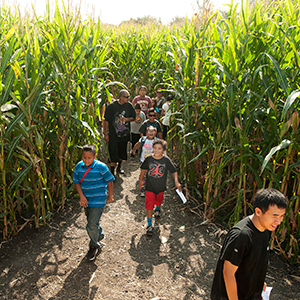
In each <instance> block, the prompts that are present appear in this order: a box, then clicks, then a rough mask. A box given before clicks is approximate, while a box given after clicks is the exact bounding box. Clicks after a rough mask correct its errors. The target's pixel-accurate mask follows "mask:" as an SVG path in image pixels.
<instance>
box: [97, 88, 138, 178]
mask: <svg viewBox="0 0 300 300" xmlns="http://www.w3.org/2000/svg"><path fill="white" fill-rule="evenodd" d="M129 97H130V95H129V93H128V91H126V90H121V91H120V93H119V100H117V101H114V102H112V103H111V104H109V105H108V107H107V109H106V111H105V115H104V119H105V121H104V126H103V134H104V139H105V141H106V142H107V143H108V151H109V155H110V167H111V173H112V174H113V175H114V171H115V167H116V163H118V167H117V172H119V173H121V174H123V173H124V171H123V170H122V169H121V162H122V161H123V160H127V143H128V141H129V139H130V122H133V121H134V120H135V110H134V108H133V106H132V104H131V103H129V102H128V100H129Z"/></svg>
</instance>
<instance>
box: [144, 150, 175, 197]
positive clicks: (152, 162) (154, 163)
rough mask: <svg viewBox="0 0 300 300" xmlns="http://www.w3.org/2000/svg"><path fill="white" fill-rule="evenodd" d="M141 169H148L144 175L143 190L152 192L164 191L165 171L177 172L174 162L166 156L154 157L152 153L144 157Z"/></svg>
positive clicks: (165, 184)
mask: <svg viewBox="0 0 300 300" xmlns="http://www.w3.org/2000/svg"><path fill="white" fill-rule="evenodd" d="M141 169H143V170H148V172H147V175H146V184H145V190H146V191H149V192H152V193H154V194H156V195H157V194H159V193H161V192H164V191H165V190H166V187H167V172H168V171H169V172H170V173H172V174H173V173H175V172H177V170H176V168H175V166H174V164H173V163H172V161H171V159H170V158H169V157H168V156H163V157H162V158H160V159H155V158H154V157H153V156H152V155H151V156H148V157H146V159H145V160H144V162H143V163H142V165H141Z"/></svg>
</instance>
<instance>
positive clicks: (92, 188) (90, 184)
mask: <svg viewBox="0 0 300 300" xmlns="http://www.w3.org/2000/svg"><path fill="white" fill-rule="evenodd" d="M88 168H91V169H90V171H89V172H88V173H87V174H86V176H85V177H84V179H83V181H82V182H81V183H80V180H81V179H82V177H83V175H84V174H85V172H86V171H87V169H88ZM114 180H115V178H114V176H113V175H112V174H111V173H110V171H109V169H108V167H107V166H106V164H104V163H102V162H100V161H99V160H94V161H93V163H92V164H91V165H90V166H88V167H86V166H85V164H84V162H83V161H80V162H79V163H78V164H77V165H76V167H75V170H74V175H73V182H74V183H77V184H80V185H81V189H82V192H83V194H84V196H85V197H86V198H87V200H88V207H103V206H105V204H106V198H107V184H108V183H109V182H112V181H114Z"/></svg>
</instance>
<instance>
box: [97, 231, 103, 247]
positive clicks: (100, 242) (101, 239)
mask: <svg viewBox="0 0 300 300" xmlns="http://www.w3.org/2000/svg"><path fill="white" fill-rule="evenodd" d="M104 239H105V235H104V234H102V233H100V234H99V237H98V242H99V244H101V245H102V246H105V243H104V242H103V240H104Z"/></svg>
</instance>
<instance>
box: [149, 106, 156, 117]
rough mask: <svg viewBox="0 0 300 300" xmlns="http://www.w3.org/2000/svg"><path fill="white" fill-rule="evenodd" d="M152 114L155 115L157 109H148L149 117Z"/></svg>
mask: <svg viewBox="0 0 300 300" xmlns="http://www.w3.org/2000/svg"><path fill="white" fill-rule="evenodd" d="M151 113H155V109H154V108H153V107H151V108H149V109H148V115H149V114H151Z"/></svg>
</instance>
